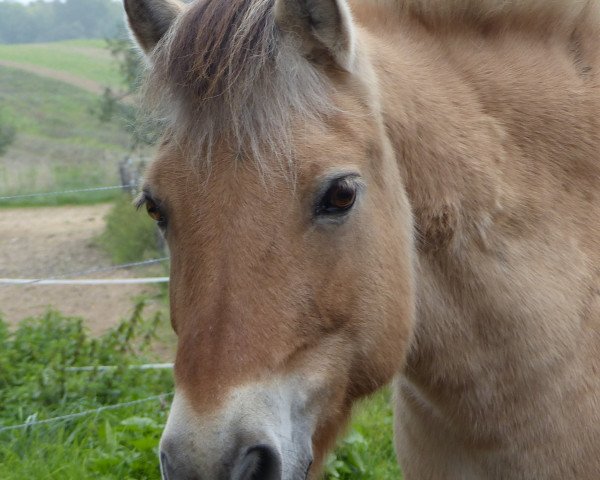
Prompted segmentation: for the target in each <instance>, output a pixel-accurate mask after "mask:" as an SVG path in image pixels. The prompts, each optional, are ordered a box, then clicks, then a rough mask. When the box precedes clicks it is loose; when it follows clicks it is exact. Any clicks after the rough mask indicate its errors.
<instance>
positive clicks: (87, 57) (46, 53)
mask: <svg viewBox="0 0 600 480" xmlns="http://www.w3.org/2000/svg"><path fill="white" fill-rule="evenodd" d="M0 60H9V61H13V62H18V63H27V64H30V65H36V66H39V67H44V68H49V69H52V70H59V71H61V72H66V73H69V74H72V75H75V76H78V77H81V78H85V79H88V80H94V81H95V82H98V83H100V84H102V85H107V86H113V87H114V86H119V85H120V78H119V73H118V67H117V64H116V62H115V61H114V60H113V58H112V57H111V55H110V53H109V51H108V50H107V49H106V41H104V40H68V41H62V42H51V43H28V44H20V45H19V44H17V45H6V44H0Z"/></svg>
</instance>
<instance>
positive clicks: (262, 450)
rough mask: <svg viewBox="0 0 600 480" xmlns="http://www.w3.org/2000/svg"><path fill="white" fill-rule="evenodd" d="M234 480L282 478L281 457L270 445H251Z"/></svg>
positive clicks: (275, 479) (274, 479)
mask: <svg viewBox="0 0 600 480" xmlns="http://www.w3.org/2000/svg"><path fill="white" fill-rule="evenodd" d="M234 471H237V472H238V474H237V475H235V474H234V475H233V477H232V478H233V479H234V480H281V457H280V456H279V454H278V453H277V452H276V451H275V450H274V449H273V448H272V447H270V446H268V445H256V446H254V447H250V448H249V449H248V450H247V452H246V455H245V456H244V458H242V460H241V462H240V464H239V468H236V469H235V470H234Z"/></svg>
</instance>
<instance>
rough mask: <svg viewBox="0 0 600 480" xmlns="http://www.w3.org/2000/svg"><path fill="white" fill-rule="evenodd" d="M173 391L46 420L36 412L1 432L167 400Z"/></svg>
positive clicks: (0, 428)
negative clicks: (24, 420) (38, 416)
mask: <svg viewBox="0 0 600 480" xmlns="http://www.w3.org/2000/svg"><path fill="white" fill-rule="evenodd" d="M172 396H173V393H172V392H171V393H161V394H160V395H153V396H151V397H147V398H141V399H139V400H132V401H130V402H123V403H115V404H113V405H105V406H103V407H99V408H95V409H93V410H85V411H83V412H78V413H71V414H69V415H61V416H59V417H52V418H46V419H45V420H36V419H35V414H34V415H31V416H30V417H29V419H31V420H29V419H28V421H26V422H25V423H21V424H18V425H9V426H7V427H0V433H2V432H7V431H9V430H21V429H24V428H28V427H35V426H38V425H46V424H48V423H54V422H60V421H64V420H71V419H74V418H81V417H85V416H87V415H93V414H94V413H102V412H106V411H108V410H117V409H119V408H125V407H130V406H132V405H139V404H140V403H146V402H150V401H153V400H161V401H162V400H165V399H167V398H169V397H172Z"/></svg>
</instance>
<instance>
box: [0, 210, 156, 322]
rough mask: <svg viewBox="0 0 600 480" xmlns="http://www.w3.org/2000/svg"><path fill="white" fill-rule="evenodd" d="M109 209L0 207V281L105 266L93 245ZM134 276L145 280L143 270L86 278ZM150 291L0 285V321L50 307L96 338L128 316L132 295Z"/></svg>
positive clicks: (139, 288) (120, 287)
mask: <svg viewBox="0 0 600 480" xmlns="http://www.w3.org/2000/svg"><path fill="white" fill-rule="evenodd" d="M109 208H110V205H91V206H64V207H41V208H11V209H1V210H0V278H50V277H54V276H59V275H63V274H65V273H69V272H77V271H83V270H87V269H92V268H96V267H104V266H109V265H110V262H109V259H108V257H107V256H106V254H105V253H104V252H102V251H101V249H100V248H99V247H98V246H97V245H95V243H94V239H95V238H96V237H97V236H98V235H99V234H100V233H101V232H102V230H103V228H104V217H105V215H106V214H107V212H108V210H109ZM146 268H147V267H146ZM136 276H148V271H147V270H144V269H141V268H135V269H131V270H119V271H115V272H110V274H106V273H105V274H102V275H100V274H95V275H91V277H98V278H132V277H136ZM78 278H90V276H88V277H78ZM154 289H155V287H154V286H152V285H150V286H144V285H116V286H115V285H106V286H105V285H102V286H58V285H51V286H37V285H27V286H25V285H16V286H7V285H0V312H2V314H3V316H4V318H5V320H7V321H8V322H9V323H10V324H15V323H17V322H19V321H21V320H22V319H24V318H26V317H28V316H32V315H38V314H41V313H43V312H44V311H46V310H47V309H48V307H52V308H55V309H57V310H59V311H60V312H62V313H64V314H66V315H72V316H80V317H83V318H84V319H85V321H86V324H87V325H88V327H89V328H90V330H91V331H92V332H93V333H94V334H99V333H102V332H104V331H105V330H106V329H108V328H110V327H111V326H113V325H115V324H116V323H118V321H119V320H120V319H122V318H125V317H127V316H128V315H129V314H130V313H131V311H132V309H133V299H134V298H135V297H136V296H138V295H140V294H143V293H148V292H152V291H155V290H154Z"/></svg>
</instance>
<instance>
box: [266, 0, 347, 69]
mask: <svg viewBox="0 0 600 480" xmlns="http://www.w3.org/2000/svg"><path fill="white" fill-rule="evenodd" d="M275 22H276V23H277V25H278V27H279V28H280V29H281V31H283V32H284V33H286V34H288V35H290V36H291V37H293V38H294V39H295V40H296V42H295V43H296V46H297V47H299V48H300V50H301V53H302V54H304V55H305V56H306V57H308V58H310V59H312V60H314V61H317V62H321V61H323V60H325V61H333V63H335V64H337V66H338V67H341V68H342V69H344V70H348V71H350V70H352V64H353V63H354V56H355V32H354V24H353V21H352V15H351V13H350V8H349V6H348V4H347V3H346V0H275Z"/></svg>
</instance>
